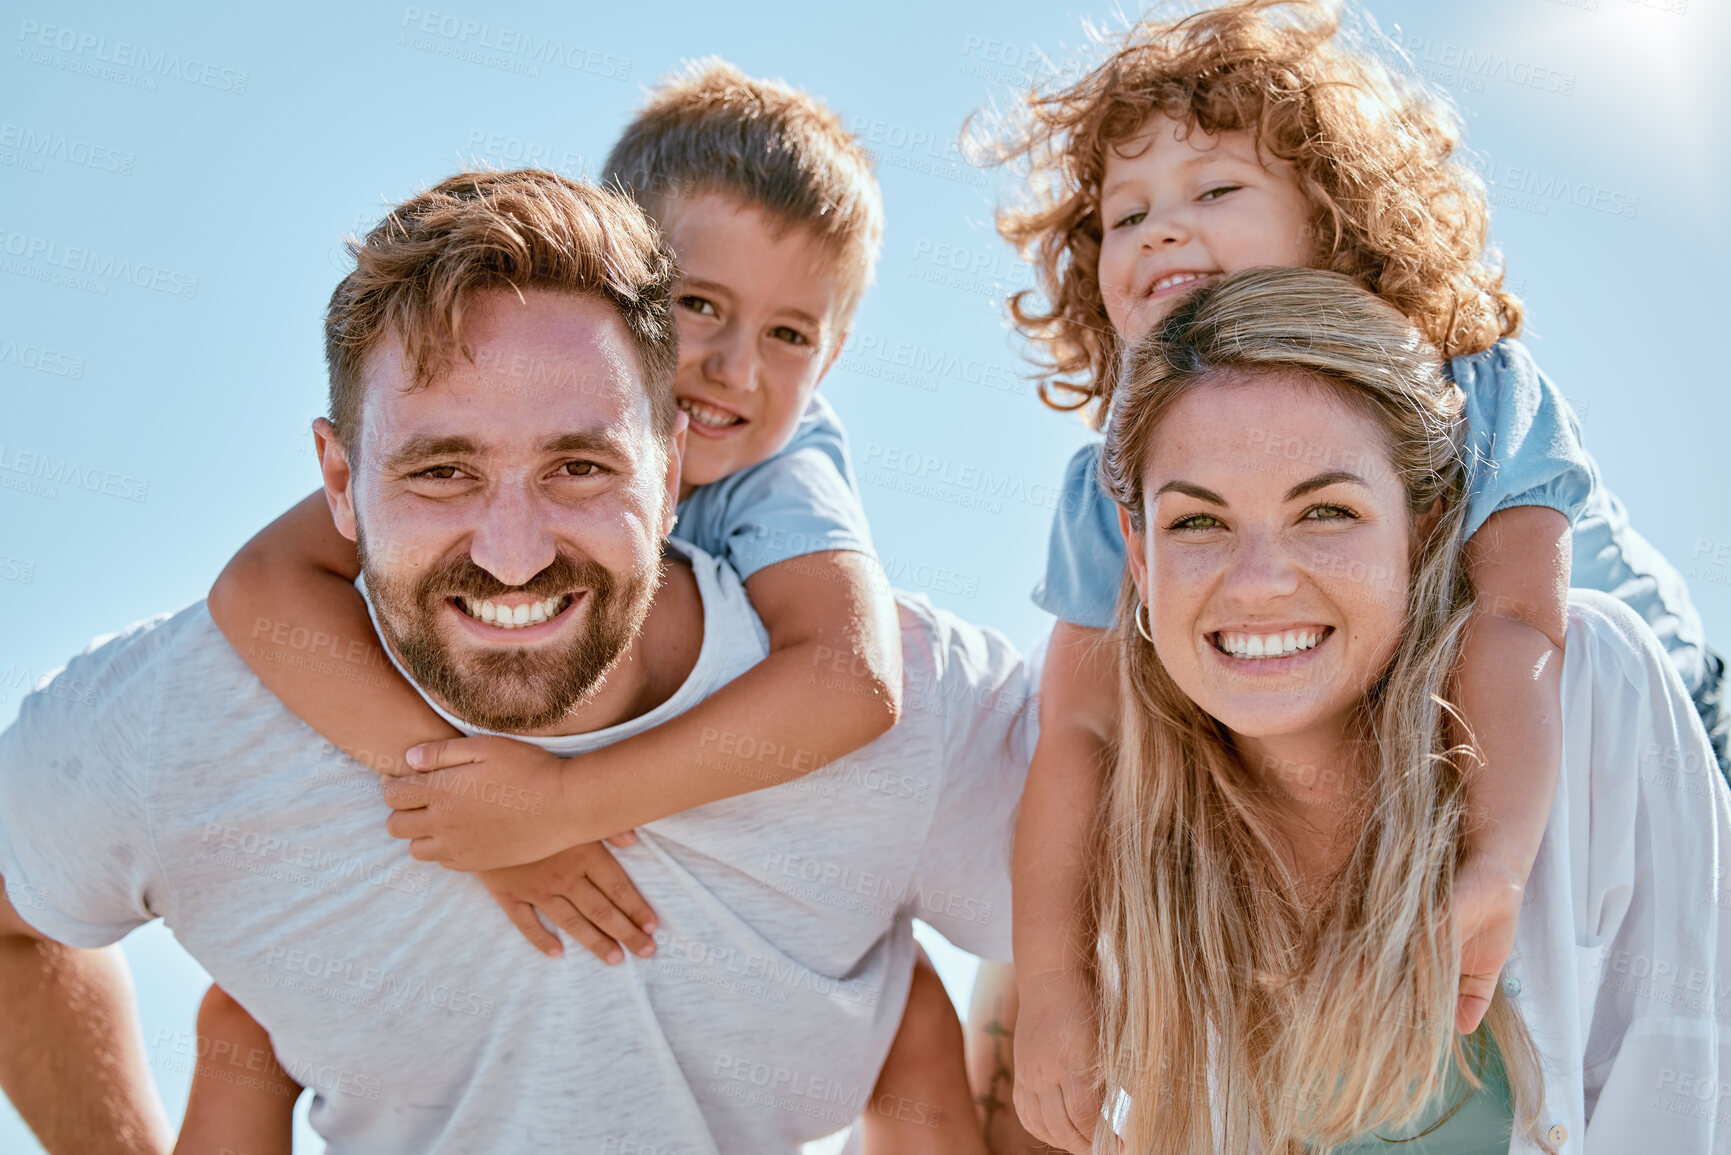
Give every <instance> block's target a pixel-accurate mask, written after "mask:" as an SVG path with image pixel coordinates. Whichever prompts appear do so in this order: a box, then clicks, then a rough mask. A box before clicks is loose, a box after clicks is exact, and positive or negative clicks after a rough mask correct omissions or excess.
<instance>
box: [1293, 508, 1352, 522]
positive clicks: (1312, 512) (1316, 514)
mask: <svg viewBox="0 0 1731 1155" xmlns="http://www.w3.org/2000/svg"><path fill="white" fill-rule="evenodd" d="M1304 516H1306V517H1308V518H1311V519H1312V520H1314V521H1340V520H1342V519H1354V518H1357V517H1358V514H1356V513H1354V512H1352V510H1350V509H1348V508H1346V506H1344V505H1313V506H1311V507H1310V509H1309V511H1307V512H1306V513H1305V515H1304Z"/></svg>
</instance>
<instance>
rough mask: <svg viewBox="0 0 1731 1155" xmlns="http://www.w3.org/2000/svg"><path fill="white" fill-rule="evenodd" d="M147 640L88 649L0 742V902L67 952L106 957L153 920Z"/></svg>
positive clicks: (146, 629) (147, 631)
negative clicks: (96, 951)
mask: <svg viewBox="0 0 1731 1155" xmlns="http://www.w3.org/2000/svg"><path fill="white" fill-rule="evenodd" d="M153 633H154V631H153V630H152V628H151V627H150V626H149V625H142V626H134V627H132V628H131V629H130V630H128V631H127V632H126V633H124V634H122V635H119V636H117V637H113V638H110V639H98V641H97V642H96V643H94V644H93V645H92V647H91V648H90V649H89V650H88V651H86V652H85V653H84V654H82V655H80V656H79V657H77V658H74V659H73V660H72V661H71V662H69V663H68V664H67V665H66V667H65V668H63V669H61V670H59V671H57V672H55V673H54V674H51V675H49V676H48V677H46V678H44V679H43V681H42V682H41V683H39V684H38V686H37V687H36V689H35V690H34V691H33V692H32V693H31V694H29V695H28V696H27V697H26V698H25V699H24V702H23V704H22V706H21V707H20V709H19V712H18V720H17V721H16V722H14V723H13V724H12V725H11V726H10V727H8V728H7V730H6V731H5V732H4V733H0V877H4V878H5V880H6V897H7V899H8V900H9V901H10V902H11V903H12V906H13V908H14V909H15V910H17V912H18V914H19V916H20V917H22V918H23V919H24V921H26V922H28V923H29V924H30V925H31V926H33V927H35V928H36V929H37V930H39V931H41V932H42V933H43V934H45V935H47V936H48V937H50V938H52V939H54V940H55V941H57V942H62V943H65V944H66V945H68V946H75V947H85V948H92V947H102V946H107V945H109V944H110V943H113V942H117V941H118V940H120V939H121V938H123V937H125V935H126V934H127V932H128V931H131V930H132V929H134V928H135V927H139V926H142V925H143V924H145V923H147V922H149V921H151V920H152V919H153V918H155V917H156V915H155V914H154V913H153V912H152V910H151V903H150V891H151V887H152V885H153V883H154V882H155V881H156V880H157V879H158V878H159V876H160V872H159V870H158V868H157V860H156V854H155V850H154V848H153V846H152V844H151V839H150V819H149V815H148V814H147V812H146V806H145V787H146V770H147V764H148V754H149V742H150V729H151V719H152V716H153V713H154V710H155V697H156V693H155V691H156V686H157V682H156V681H155V679H153V678H151V677H150V676H149V674H148V673H147V672H146V671H147V670H148V668H149V663H148V662H147V661H146V658H147V655H148V652H149V651H152V650H154V649H155V648H156V646H155V644H154V643H155V641H156V639H155V638H153V637H152V636H151V634H153Z"/></svg>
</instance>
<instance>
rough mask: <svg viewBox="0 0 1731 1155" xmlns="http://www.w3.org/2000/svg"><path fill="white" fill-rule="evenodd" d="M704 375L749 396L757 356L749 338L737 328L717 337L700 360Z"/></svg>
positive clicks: (755, 385)
mask: <svg viewBox="0 0 1731 1155" xmlns="http://www.w3.org/2000/svg"><path fill="white" fill-rule="evenodd" d="M703 372H704V375H705V376H707V377H708V378H709V379H710V380H711V381H713V382H715V383H716V384H717V385H720V386H722V387H724V388H726V389H732V390H735V391H737V392H740V393H748V392H750V391H751V390H753V389H755V388H757V354H756V350H755V349H754V348H753V343H752V341H751V335H750V334H749V333H747V332H745V331H744V330H743V329H742V328H740V327H738V326H730V327H729V329H728V330H727V331H725V332H722V333H720V334H718V335H717V337H716V339H715V343H714V344H713V345H711V346H710V349H709V355H708V356H707V357H705V358H704V359H703Z"/></svg>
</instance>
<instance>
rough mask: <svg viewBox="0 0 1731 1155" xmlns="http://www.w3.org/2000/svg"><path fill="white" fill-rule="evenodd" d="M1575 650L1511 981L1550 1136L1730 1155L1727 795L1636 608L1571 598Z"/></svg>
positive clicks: (1568, 662)
mask: <svg viewBox="0 0 1731 1155" xmlns="http://www.w3.org/2000/svg"><path fill="white" fill-rule="evenodd" d="M1565 641H1566V644H1567V648H1566V652H1565V656H1564V659H1563V674H1562V706H1563V712H1562V724H1563V761H1562V776H1561V780H1560V782H1559V783H1558V787H1557V798H1556V803H1555V805H1554V806H1553V807H1552V809H1551V819H1550V825H1549V826H1548V827H1547V828H1546V831H1545V839H1544V843H1543V844H1542V846H1541V847H1540V849H1539V857H1538V862H1537V863H1536V865H1535V866H1534V867H1533V873H1532V877H1531V878H1530V880H1529V881H1528V883H1527V893H1526V902H1525V906H1524V907H1523V909H1522V911H1521V917H1520V925H1519V929H1518V931H1517V932H1516V938H1515V950H1514V954H1513V956H1512V957H1511V958H1510V961H1509V964H1508V966H1507V967H1506V968H1505V969H1504V971H1503V989H1504V991H1505V992H1507V993H1508V994H1509V995H1510V996H1511V998H1512V999H1513V1002H1514V1004H1515V1006H1516V1007H1518V1008H1519V1009H1520V1011H1521V1014H1522V1017H1523V1018H1524V1019H1525V1021H1526V1024H1527V1027H1528V1029H1529V1030H1530V1031H1531V1032H1532V1035H1533V1039H1534V1042H1535V1043H1537V1045H1538V1047H1539V1051H1540V1054H1541V1056H1542V1057H1543V1059H1544V1061H1545V1067H1546V1070H1545V1105H1544V1111H1543V1115H1542V1117H1541V1118H1542V1127H1541V1130H1542V1131H1543V1132H1544V1133H1545V1134H1546V1135H1547V1137H1548V1138H1549V1140H1550V1142H1551V1143H1552V1144H1553V1145H1554V1146H1555V1147H1556V1148H1557V1149H1558V1150H1560V1151H1563V1152H1590V1153H1593V1155H1648V1153H1651V1155H1696V1153H1701V1155H1706V1153H1710V1152H1731V1053H1728V1051H1727V1033H1726V1029H1725V1026H1726V1021H1727V1016H1731V919H1727V918H1726V917H1725V915H1726V908H1727V907H1728V906H1731V873H1728V872H1731V862H1727V861H1726V859H1725V857H1724V856H1725V855H1726V854H1727V853H1731V793H1728V792H1727V789H1726V785H1725V782H1724V780H1723V779H1722V778H1721V777H1720V776H1719V770H1718V767H1717V765H1716V763H1715V762H1714V759H1713V754H1712V750H1711V749H1710V747H1709V746H1708V743H1707V736H1706V733H1705V732H1704V731H1703V730H1702V728H1701V723H1700V720H1699V718H1698V717H1697V715H1696V712H1695V708H1694V705H1693V704H1692V703H1691V702H1690V699H1689V695H1688V693H1687V692H1686V691H1685V690H1684V689H1683V684H1682V682H1681V681H1680V680H1679V678H1678V675H1677V671H1676V669H1675V668H1674V667H1673V666H1672V665H1671V663H1670V662H1669V661H1667V660H1666V658H1665V652H1664V650H1662V649H1661V648H1660V646H1659V643H1658V640H1657V639H1656V638H1654V637H1653V635H1652V633H1651V631H1649V630H1648V629H1647V628H1646V626H1645V624H1644V623H1643V622H1642V621H1641V620H1640V619H1639V618H1637V617H1636V616H1635V614H1634V613H1633V612H1632V611H1631V610H1630V609H1629V608H1628V607H1627V606H1625V605H1623V604H1622V603H1621V602H1619V601H1617V600H1616V599H1615V598H1613V597H1611V596H1610V595H1608V594H1603V593H1598V592H1595V591H1587V590H1574V591H1571V592H1570V595H1569V630H1568V635H1567V637H1566V639H1565ZM1492 772H1494V768H1493V771H1492ZM1538 1150H1539V1148H1538V1147H1537V1146H1536V1145H1535V1144H1533V1143H1532V1142H1531V1141H1530V1140H1527V1139H1525V1138H1521V1137H1517V1138H1516V1139H1515V1141H1514V1142H1513V1143H1512V1144H1511V1146H1510V1151H1511V1153H1519V1155H1527V1153H1530V1152H1535V1151H1538Z"/></svg>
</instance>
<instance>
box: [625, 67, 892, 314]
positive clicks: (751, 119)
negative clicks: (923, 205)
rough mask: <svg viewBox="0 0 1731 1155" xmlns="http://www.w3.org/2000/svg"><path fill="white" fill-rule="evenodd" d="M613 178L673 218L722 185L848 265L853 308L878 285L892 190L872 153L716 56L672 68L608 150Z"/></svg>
mask: <svg viewBox="0 0 1731 1155" xmlns="http://www.w3.org/2000/svg"><path fill="white" fill-rule="evenodd" d="M602 174H603V178H604V179H605V180H606V181H607V182H608V183H609V184H616V185H618V186H619V187H620V188H621V189H623V190H624V191H625V192H627V193H629V194H630V195H631V196H633V197H635V198H636V199H637V201H638V203H639V204H641V205H642V206H643V207H644V209H645V210H647V211H648V213H649V215H650V216H652V217H654V218H655V219H656V220H657V221H658V222H660V223H661V224H662V225H664V226H665V225H666V223H667V217H666V213H667V212H668V211H669V209H670V208H674V207H676V202H677V201H678V200H679V199H681V198H686V197H692V196H700V195H702V194H704V193H721V194H723V195H725V196H730V197H733V198H734V199H736V200H738V201H739V202H740V203H741V204H744V205H747V206H749V207H751V208H755V209H758V210H760V211H762V212H763V213H764V214H765V215H767V216H768V217H769V218H770V219H771V220H772V221H775V222H777V223H779V224H781V225H783V226H785V227H787V228H801V229H805V230H807V231H809V232H810V233H811V234H812V236H814V237H815V238H816V239H817V241H818V243H819V244H820V245H821V246H823V248H824V249H825V251H827V252H828V253H830V254H831V255H832V256H833V257H834V259H835V260H836V262H837V264H838V266H839V267H840V268H841V269H842V270H843V272H844V273H845V274H846V276H847V278H848V281H847V284H846V289H845V292H844V294H843V298H842V299H843V306H844V315H846V313H849V312H852V310H853V307H854V306H855V305H856V304H858V303H859V299H860V297H861V296H862V295H864V293H865V289H866V286H867V285H868V284H870V283H871V278H872V271H873V269H874V268H875V267H876V265H877V258H878V250H879V249H880V248H881V247H882V245H883V215H884V210H883V197H882V194H881V193H880V192H879V191H878V183H877V179H876V178H875V177H873V176H872V172H871V157H870V155H869V154H867V152H866V151H865V149H864V148H862V147H860V143H859V141H858V140H856V139H855V138H854V136H853V134H852V133H850V132H848V131H847V130H846V129H844V128H843V127H842V124H841V121H840V120H839V119H838V118H837V117H836V115H835V113H833V112H831V111H830V110H829V108H827V107H826V106H824V105H823V104H822V103H821V102H819V101H818V100H816V99H814V98H813V97H812V96H811V95H809V94H808V93H804V92H800V91H799V90H797V89H795V88H792V87H790V86H789V85H787V84H785V83H783V82H782V81H779V80H763V79H759V78H758V77H754V76H747V75H746V74H745V73H743V72H741V71H740V70H739V69H738V68H735V67H734V66H733V65H731V64H729V63H727V62H726V61H724V60H720V59H718V58H716V57H713V56H712V57H708V58H706V59H703V60H696V61H692V62H690V63H688V64H687V65H686V67H685V70H684V71H683V72H682V73H676V74H674V75H671V76H668V77H666V78H665V79H663V80H662V82H661V83H660V84H659V85H657V86H656V87H655V88H654V89H652V90H651V91H650V93H649V99H648V101H647V102H645V104H644V105H643V107H642V108H640V109H639V110H638V111H637V115H636V116H635V117H633V118H632V120H631V123H630V124H628V125H626V127H625V131H624V133H623V134H621V136H620V137H619V142H618V143H617V144H615V145H614V146H613V151H612V152H610V153H608V155H607V160H606V162H605V164H604V165H603V166H602Z"/></svg>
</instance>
